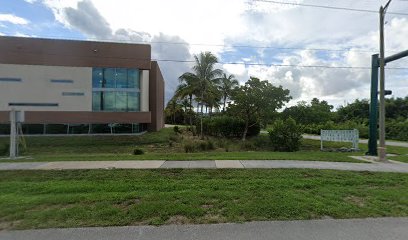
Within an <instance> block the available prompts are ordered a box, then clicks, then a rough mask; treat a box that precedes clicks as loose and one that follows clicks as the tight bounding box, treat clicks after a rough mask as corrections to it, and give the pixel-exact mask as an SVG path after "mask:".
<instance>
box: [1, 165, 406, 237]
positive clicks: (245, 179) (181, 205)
mask: <svg viewBox="0 0 408 240" xmlns="http://www.w3.org/2000/svg"><path fill="white" fill-rule="evenodd" d="M385 216H395V217H398V216H399V217H402V216H405V217H406V216H408V175H407V174H398V173H369V172H344V171H330V170H301V169H297V170H282V169H281V170H276V169H275V170H273V169H269V170H250V171H248V170H163V169H161V170H73V171H2V172H1V175H0V229H32V228H51V227H84V226H112V225H114V226H120V225H142V224H143V225H145V224H154V225H157V224H172V223H220V222H243V221H254V220H292V219H319V218H327V217H332V218H363V217H385Z"/></svg>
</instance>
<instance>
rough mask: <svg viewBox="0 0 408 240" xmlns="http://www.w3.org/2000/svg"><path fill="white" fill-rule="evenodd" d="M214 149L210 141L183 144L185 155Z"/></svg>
mask: <svg viewBox="0 0 408 240" xmlns="http://www.w3.org/2000/svg"><path fill="white" fill-rule="evenodd" d="M214 149H215V145H214V143H213V142H212V141H211V140H207V141H191V142H186V143H185V144H184V151H185V152H186V153H189V152H197V151H208V150H214Z"/></svg>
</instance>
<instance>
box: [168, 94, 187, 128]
mask: <svg viewBox="0 0 408 240" xmlns="http://www.w3.org/2000/svg"><path fill="white" fill-rule="evenodd" d="M182 110H183V109H182V105H181V104H180V103H179V101H178V99H177V98H176V97H175V96H173V97H172V98H171V99H170V101H169V102H168V103H167V106H166V109H165V110H164V111H165V113H166V116H169V117H170V118H171V120H172V123H173V124H176V115H177V113H179V112H181V111H182Z"/></svg>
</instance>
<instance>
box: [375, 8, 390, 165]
mask: <svg viewBox="0 0 408 240" xmlns="http://www.w3.org/2000/svg"><path fill="white" fill-rule="evenodd" d="M390 3H391V0H389V1H388V2H387V4H385V6H384V7H383V6H381V7H380V114H379V115H380V124H379V125H380V144H379V147H378V157H379V160H380V161H386V148H385V83H384V82H385V71H384V67H385V56H384V17H385V13H386V12H387V8H388V6H389V5H390Z"/></svg>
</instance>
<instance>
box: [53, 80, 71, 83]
mask: <svg viewBox="0 0 408 240" xmlns="http://www.w3.org/2000/svg"><path fill="white" fill-rule="evenodd" d="M50 82H52V83H74V80H69V79H51V80H50Z"/></svg>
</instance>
